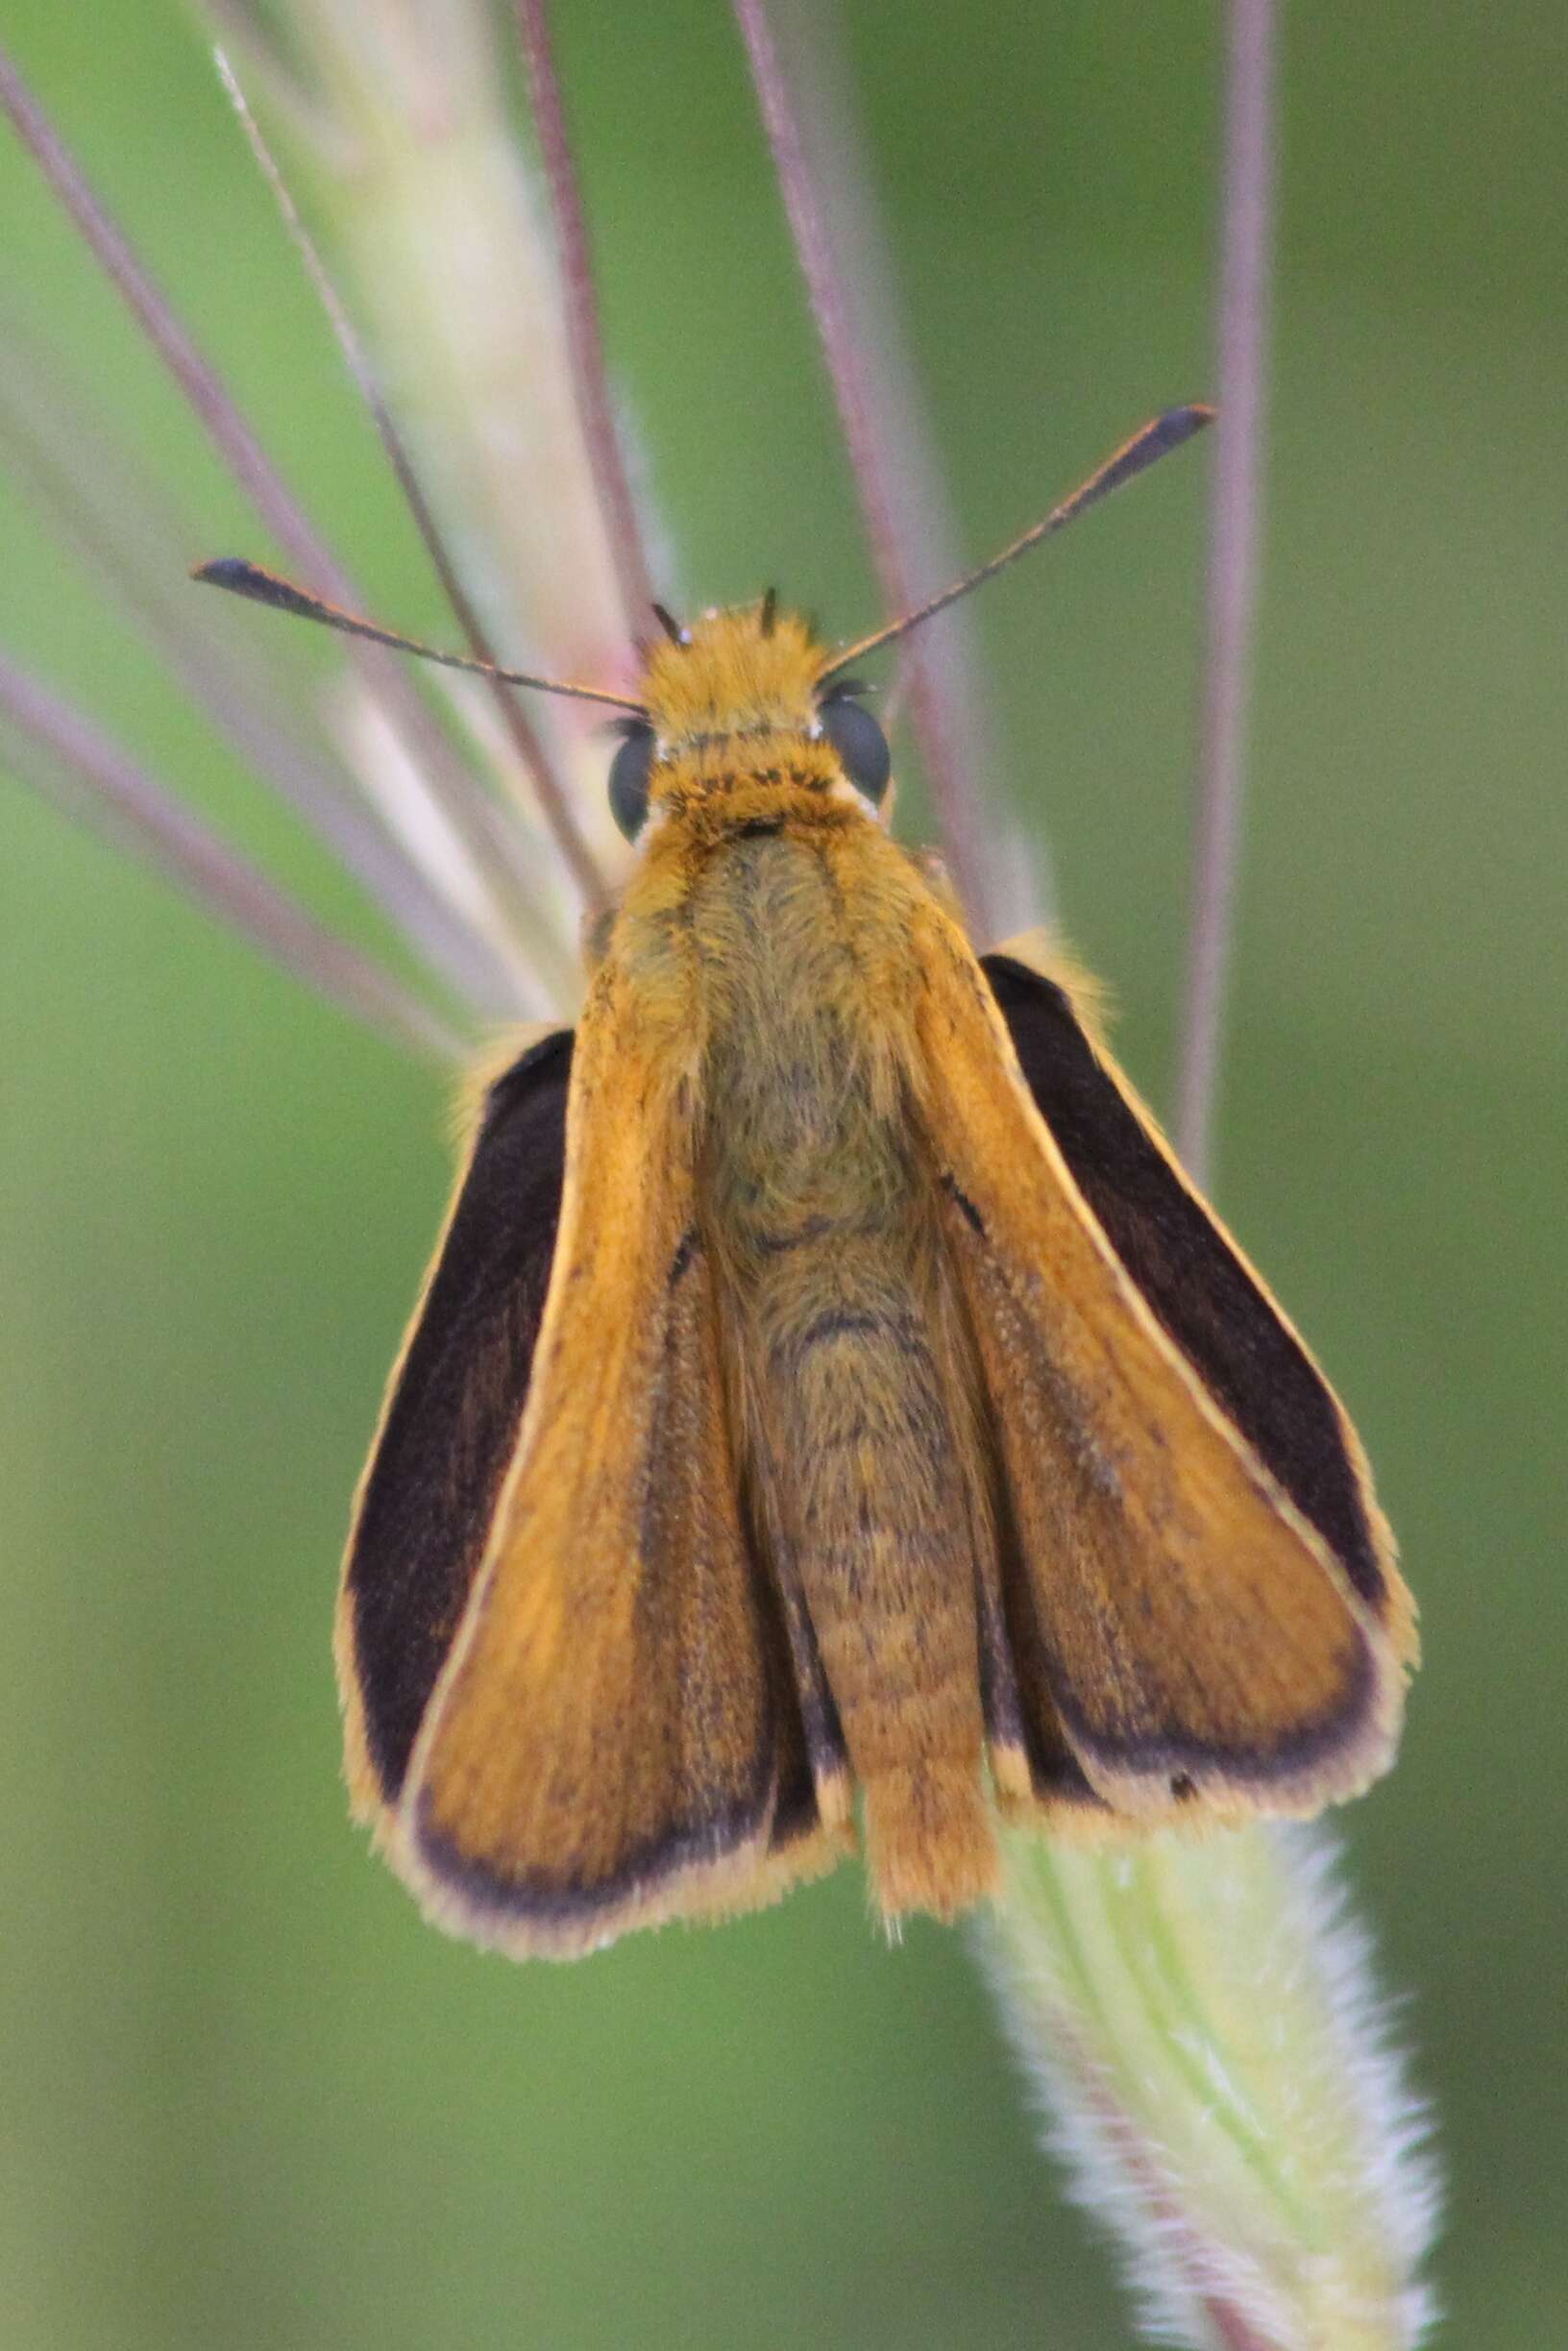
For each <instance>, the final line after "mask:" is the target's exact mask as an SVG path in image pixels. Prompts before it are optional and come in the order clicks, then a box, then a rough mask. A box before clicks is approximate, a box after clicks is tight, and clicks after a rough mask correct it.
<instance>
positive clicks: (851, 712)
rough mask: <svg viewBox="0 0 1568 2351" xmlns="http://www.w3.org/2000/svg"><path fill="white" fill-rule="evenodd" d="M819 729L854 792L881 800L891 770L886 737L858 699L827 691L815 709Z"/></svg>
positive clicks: (889, 752) (872, 799)
mask: <svg viewBox="0 0 1568 2351" xmlns="http://www.w3.org/2000/svg"><path fill="white" fill-rule="evenodd" d="M818 717H819V718H820V719H821V728H822V733H823V734H824V735H825V736H826V738H827V740H828V742H829V743H831V744H832V746H833V748H834V749H835V750H836V751H837V752H838V754H839V757H840V758H841V759H842V760H843V762H844V771H845V775H847V776H848V778H849V781H850V782H851V783H852V784H853V785H854V787H855V790H856V791H857V792H864V794H865V795H866V797H867V798H868V799H869V800H870V801H873V802H876V803H880V801H881V799H882V796H883V795H884V793H885V792H886V791H887V788H888V777H889V776H890V775H891V774H892V772H893V754H892V752H891V751H890V750H889V749H888V738H887V736H886V735H885V734H884V733H883V732H882V729H881V727H880V726H878V724H877V722H876V721H875V720H874V719H873V718H872V716H871V714H870V711H869V710H867V709H866V708H865V707H864V705H863V704H862V703H860V702H852V701H849V700H847V699H842V698H839V697H837V696H833V695H830V696H829V697H828V698H827V699H826V701H824V702H823V703H822V705H821V710H820V711H819V712H818Z"/></svg>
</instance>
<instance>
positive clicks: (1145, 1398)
mask: <svg viewBox="0 0 1568 2351" xmlns="http://www.w3.org/2000/svg"><path fill="white" fill-rule="evenodd" d="M923 922H924V928H925V936H924V938H923V940H922V945H923V947H924V950H925V952H924V954H923V957H922V963H923V968H924V971H925V974H926V986H925V992H924V994H923V996H922V1000H921V1003H920V1005H919V1014H918V1024H919V1038H920V1046H921V1056H922V1061H921V1068H920V1072H919V1086H920V1088H921V1090H922V1097H923V1098H922V1103H921V1115H922V1117H923V1122H924V1125H925V1130H926V1134H927V1138H928V1142H929V1147H930V1150H931V1153H932V1155H933V1159H934V1162H935V1173H936V1178H937V1181H938V1184H939V1188H940V1194H941V1199H942V1204H943V1206H942V1213H943V1221H944V1225H945V1229H946V1234H947V1239H948V1246H949V1251H950V1256H951V1261H952V1262H953V1265H954V1267H955V1269H956V1276H957V1282H958V1286H959V1288H960V1291H961V1294H962V1298H963V1301H964V1305H965V1308H966V1310H967V1313H968V1320H969V1324H970V1327H971V1330H972V1333H973V1336H974V1341H975V1346H976V1351H977V1355H978V1359H979V1363H980V1369H981V1378H982V1383H983V1386H984V1391H985V1401H986V1406H987V1409H988V1414H989V1421H990V1426H991V1430H992V1445H993V1448H994V1452H995V1456H996V1459H997V1463H998V1469H999V1485H1000V1489H1001V1490H1000V1498H999V1499H1000V1511H999V1518H1000V1525H999V1529H998V1534H999V1548H1000V1554H1001V1585H1002V1590H1001V1601H1000V1607H1001V1614H1002V1617H1003V1620H1004V1628H1005V1634H1006V1639H1007V1644H1008V1648H1009V1651H1010V1654H1011V1658H1012V1661H1013V1664H1014V1667H1015V1675H1014V1682H1013V1689H1012V1691H1011V1692H1010V1693H1009V1695H1010V1697H1011V1698H1012V1699H1013V1701H1014V1706H1013V1719H1012V1720H1010V1719H1009V1712H1008V1709H1007V1708H1005V1707H1004V1708H1003V1709H1002V1710H1001V1712H1000V1713H999V1714H998V1715H997V1716H996V1717H995V1718H994V1719H993V1722H992V1747H993V1751H994V1752H995V1757H996V1768H997V1780H998V1785H999V1787H1000V1788H1001V1790H1002V1791H1003V1794H1004V1797H1005V1796H1007V1795H1009V1794H1011V1795H1013V1796H1014V1797H1015V1798H1017V1796H1018V1795H1019V1793H1020V1792H1021V1790H1022V1789H1023V1788H1024V1787H1025V1786H1027V1787H1028V1788H1029V1789H1031V1790H1032V1791H1033V1793H1034V1794H1035V1795H1036V1796H1037V1797H1038V1798H1039V1800H1041V1801H1042V1802H1045V1803H1047V1804H1048V1805H1049V1806H1050V1808H1051V1809H1052V1811H1053V1814H1060V1815H1061V1817H1063V1819H1064V1820H1066V1819H1067V1818H1069V1817H1070V1816H1068V1815H1067V1814H1066V1811H1065V1808H1064V1807H1063V1806H1062V1805H1061V1802H1060V1799H1061V1797H1062V1796H1063V1794H1064V1793H1066V1794H1067V1795H1069V1796H1070V1795H1071V1794H1073V1793H1074V1792H1075V1791H1073V1790H1072V1788H1071V1787H1070V1785H1069V1786H1066V1787H1064V1785H1063V1784H1061V1783H1062V1782H1063V1779H1064V1774H1063V1768H1062V1767H1063V1762H1064V1757H1063V1749H1064V1747H1065V1748H1066V1751H1067V1752H1068V1754H1070V1757H1071V1758H1072V1759H1074V1760H1075V1761H1076V1764H1077V1765H1078V1766H1079V1767H1080V1769H1081V1772H1082V1774H1083V1775H1084V1777H1085V1779H1086V1780H1087V1782H1088V1783H1089V1788H1090V1790H1091V1791H1092V1792H1093V1794H1094V1795H1096V1796H1097V1797H1098V1798H1099V1799H1100V1800H1101V1802H1102V1804H1104V1805H1108V1806H1110V1807H1111V1808H1112V1810H1113V1811H1114V1812H1115V1813H1117V1814H1123V1815H1127V1816H1132V1817H1135V1818H1137V1819H1138V1820H1139V1821H1141V1822H1144V1823H1153V1822H1157V1821H1159V1820H1161V1819H1163V1818H1170V1817H1175V1816H1177V1815H1179V1814H1182V1813H1184V1812H1186V1813H1188V1814H1190V1813H1192V1812H1194V1811H1197V1812H1207V1813H1208V1814H1209V1815H1210V1816H1211V1817H1220V1818H1224V1817H1231V1818H1237V1817H1242V1816H1245V1815H1247V1814H1249V1813H1253V1812H1258V1811H1266V1812H1283V1813H1301V1812H1311V1811H1315V1810H1316V1809H1317V1808H1318V1807H1319V1806H1321V1805H1322V1804H1324V1803H1326V1802H1329V1801H1332V1800H1335V1799H1337V1798H1341V1797H1346V1796H1350V1795H1353V1794H1355V1793H1357V1792H1358V1791H1359V1790H1360V1788H1362V1787H1364V1786H1365V1785H1366V1784H1367V1782H1368V1781H1369V1780H1370V1779H1372V1778H1373V1777H1374V1776H1375V1775H1377V1774H1378V1773H1379V1772H1380V1771H1382V1770H1383V1769H1384V1767H1385V1766H1386V1764H1387V1763H1388V1761H1389V1760H1390V1758H1391V1755H1392V1751H1393V1747H1394V1743H1395V1740H1396V1737H1397V1732H1398V1727H1399V1721H1400V1715H1401V1710H1402V1703H1403V1685H1404V1678H1405V1668H1406V1665H1407V1663H1408V1662H1409V1658H1410V1656H1411V1653H1412V1651H1413V1638H1412V1611H1411V1609H1410V1605H1409V1595H1408V1594H1407V1593H1406V1592H1405V1588H1404V1586H1403V1584H1402V1583H1401V1582H1400V1580H1399V1578H1398V1575H1397V1572H1396V1570H1395V1568H1394V1564H1393V1555H1392V1548H1391V1545H1390V1543H1389V1541H1388V1538H1387V1533H1386V1529H1385V1528H1384V1524H1383V1521H1382V1519H1381V1517H1380V1516H1379V1515H1378V1514H1377V1511H1376V1506H1375V1505H1373V1504H1372V1503H1371V1501H1370V1495H1369V1491H1368V1490H1367V1488H1366V1484H1365V1474H1364V1463H1363V1462H1362V1460H1361V1457H1360V1449H1359V1448H1358V1447H1357V1446H1356V1443H1355V1439H1354V1437H1353V1436H1352V1435H1351V1434H1350V1432H1349V1429H1348V1424H1346V1423H1345V1421H1344V1418H1343V1414H1342V1413H1340V1411H1339V1408H1338V1407H1337V1405H1336V1404H1335V1402H1334V1399H1333V1397H1332V1394H1331V1393H1330V1391H1329V1390H1328V1389H1327V1387H1326V1385H1325V1384H1324V1383H1323V1382H1322V1380H1321V1375H1320V1374H1318V1373H1317V1371H1316V1367H1315V1365H1312V1364H1311V1359H1310V1358H1309V1357H1307V1355H1306V1352H1305V1350H1304V1349H1302V1348H1301V1345H1300V1342H1299V1340H1297V1339H1296V1337H1295V1335H1294V1333H1293V1332H1291V1331H1290V1329H1289V1326H1288V1324H1286V1322H1285V1321H1284V1318H1283V1316H1281V1315H1280V1314H1279V1311H1278V1309H1277V1308H1275V1306H1274V1304H1273V1302H1272V1300H1271V1299H1270V1298H1269V1297H1268V1293H1267V1292H1266V1290H1264V1289H1263V1287H1262V1284H1261V1283H1259V1282H1258V1281H1257V1279H1256V1277H1255V1276H1254V1275H1253V1274H1252V1272H1251V1269H1250V1268H1249V1267H1248V1266H1247V1265H1246V1264H1245V1261H1244V1260H1242V1259H1241V1258H1240V1257H1239V1255H1238V1253H1237V1252H1236V1251H1235V1250H1234V1249H1233V1247H1232V1246H1231V1244H1230V1243H1229V1241H1228V1239H1227V1237H1226V1236H1225V1235H1224V1234H1223V1232H1222V1230H1221V1229H1220V1228H1219V1227H1218V1225H1217V1224H1215V1223H1214V1222H1213V1219H1212V1218H1210V1217H1209V1215H1208V1213H1207V1212H1206V1211H1205V1210H1204V1209H1203V1208H1202V1205H1201V1203H1198V1202H1197V1201H1196V1200H1195V1197H1194V1195H1192V1194H1191V1192H1190V1191H1189V1190H1188V1188H1187V1187H1186V1186H1185V1184H1184V1183H1183V1181H1182V1179H1181V1178H1180V1176H1179V1174H1177V1172H1176V1171H1175V1169H1174V1165H1173V1163H1171V1161H1170V1160H1169V1158H1168V1155H1167V1154H1166V1153H1165V1152H1164V1148H1163V1146H1162V1145H1161V1144H1160V1142H1159V1139H1158V1137H1157V1136H1156V1135H1155V1133H1154V1131H1153V1129H1152V1127H1151V1126H1149V1125H1148V1124H1146V1123H1145V1122H1144V1120H1143V1118H1142V1116H1141V1114H1139V1112H1138V1111H1137V1109H1136V1107H1135V1106H1134V1105H1133V1104H1132V1102H1131V1100H1130V1098H1129V1096H1128V1095H1127V1094H1126V1093H1125V1092H1124V1091H1123V1090H1121V1088H1120V1087H1119V1086H1118V1085H1117V1084H1116V1083H1115V1080H1114V1079H1113V1078H1112V1077H1111V1076H1110V1074H1109V1072H1108V1070H1107V1069H1106V1067H1105V1065H1104V1064H1103V1062H1101V1061H1099V1060H1097V1059H1096V1058H1095V1057H1094V1056H1093V1055H1092V1053H1091V1052H1090V1048H1089V1047H1088V1044H1087V1040H1086V1039H1085V1037H1084V1033H1083V1031H1082V1029H1081V1027H1080V1026H1079V1024H1078V1023H1077V1021H1076V1019H1075V1018H1074V1017H1073V1016H1072V1014H1071V1007H1070V1004H1069V1003H1068V1002H1067V999H1066V996H1065V995H1064V994H1063V993H1062V992H1061V991H1059V990H1058V991H1057V992H1056V1001H1057V1004H1058V1006H1059V1007H1060V1008H1061V1014H1060V1022H1059V1028H1060V1034H1059V1036H1058V1040H1057V1043H1058V1047H1059V1051H1058V1054H1057V1061H1056V1076H1057V1085H1056V1097H1055V1100H1054V1103H1050V1096H1051V1086H1050V1085H1049V1084H1048V1083H1047V1084H1046V1085H1045V1087H1044V1089H1043V1090H1044V1093H1045V1095H1046V1098H1047V1102H1048V1103H1050V1108H1051V1117H1050V1119H1049V1121H1048V1119H1047V1117H1043V1116H1042V1115H1041V1110H1040V1109H1039V1108H1037V1100H1036V1098H1035V1097H1032V1095H1031V1092H1030V1090H1029V1087H1028V1085H1027V1084H1026V1082H1025V1078H1024V1073H1023V1071H1022V1070H1021V1069H1020V1067H1019V1062H1018V1058H1017V1054H1016V1053H1015V1050H1014V1045H1013V1042H1012V1041H1011V1039H1010V1037H1009V1033H1008V1027H1007V1025H1006V1022H1005V1021H1004V1018H1003V1015H1002V1011H1001V1009H1000V1008H999V1006H998V1003H997V1001H996V997H995V995H993V993H992V988H993V987H995V988H996V989H998V991H999V992H1001V993H1002V995H1003V1001H1004V1002H1006V1000H1007V993H1006V992H1007V987H1008V984H1009V981H1010V979H1011V978H1012V976H1013V974H1014V972H1018V973H1022V974H1024V976H1025V978H1026V977H1027V976H1028V972H1027V967H1024V966H1021V965H1016V966H997V965H993V967H992V971H993V977H992V982H991V983H990V984H988V979H987V976H986V974H985V973H984V972H982V970H981V968H980V967H979V966H978V964H977V963H976V962H975V960H974V958H973V956H972V954H971V953H970V951H969V949H968V944H967V943H966V942H965V941H964V939H963V938H962V935H961V934H960V933H959V932H958V930H957V928H956V926H955V925H954V924H953V923H951V922H950V921H949V920H948V919H947V918H946V917H945V916H944V915H943V913H942V912H941V910H940V909H939V908H937V907H936V906H935V905H934V904H933V905H932V906H931V908H930V909H929V912H928V914H927V915H926V916H925V917H924V918H923ZM1017 986H1018V987H1019V988H1020V989H1021V988H1022V986H1023V981H1022V980H1019V981H1017ZM1069 1029H1070V1035H1069V1034H1068V1030H1069ZM1084 1056H1087V1057H1088V1058H1087V1062H1085V1060H1084V1059H1083V1058H1082V1057H1084ZM1049 1058H1050V1057H1049V1056H1048V1055H1046V1054H1045V1053H1044V1052H1043V1049H1042V1050H1041V1056H1040V1059H1041V1062H1042V1063H1044V1062H1046V1061H1048V1060H1049ZM1064 1072H1066V1075H1064ZM1048 1074H1049V1073H1048V1072H1047V1075H1048ZM1069 1080H1074V1081H1076V1090H1075V1084H1074V1083H1072V1082H1068V1081H1069ZM1037 1091H1038V1090H1037ZM1058 1129H1060V1138H1059V1132H1058ZM1135 1142H1136V1146H1137V1147H1136V1148H1135V1147H1134V1146H1135ZM1069 1146H1070V1153H1071V1158H1070V1163H1069V1155H1068V1147H1069ZM1132 1174H1136V1175H1137V1177H1138V1179H1139V1182H1141V1183H1142V1184H1144V1186H1145V1187H1146V1190H1147V1192H1148V1194H1149V1196H1152V1197H1154V1198H1155V1199H1156V1200H1157V1202H1158V1203H1159V1205H1160V1207H1161V1210H1162V1212H1163V1214H1164V1219H1165V1221H1164V1223H1163V1224H1162V1222H1161V1217H1160V1216H1158V1215H1157V1216H1156V1217H1155V1218H1154V1219H1153V1226H1154V1228H1155V1229H1158V1230H1159V1231H1160V1232H1161V1233H1162V1234H1163V1235H1164V1239H1165V1242H1166V1243H1167V1244H1168V1250H1167V1257H1166V1259H1165V1261H1164V1262H1163V1263H1162V1262H1158V1261H1157V1260H1158V1257H1159V1252H1158V1251H1157V1250H1156V1249H1155V1248H1154V1246H1153V1242H1152V1239H1151V1237H1150V1235H1149V1234H1148V1233H1145V1234H1144V1235H1143V1236H1142V1237H1141V1239H1140V1237H1139V1233H1138V1231H1137V1229H1136V1228H1137V1225H1138V1214H1137V1208H1138V1202H1139V1197H1140V1196H1141V1195H1139V1189H1138V1183H1134V1182H1132V1181H1131V1176H1132ZM1091 1202H1092V1203H1093V1204H1092V1205H1091ZM1178 1204H1180V1209H1179V1210H1178ZM1184 1215H1185V1216H1186V1217H1187V1219H1188V1221H1187V1222H1186V1223H1185V1224H1184V1223H1183V1216H1184ZM1184 1299H1186V1300H1188V1304H1187V1305H1185V1306H1184V1304H1183V1300H1184ZM1192 1300H1196V1301H1197V1302H1198V1303H1196V1304H1192V1303H1190V1302H1191V1301H1192ZM1227 1313H1229V1315H1230V1317H1231V1322H1230V1325H1229V1326H1228V1332H1227V1333H1224V1334H1216V1331H1215V1329H1214V1328H1213V1323H1214V1320H1215V1318H1216V1317H1217V1319H1218V1322H1219V1323H1220V1324H1222V1325H1223V1324H1225V1319H1226V1315H1227ZM1287 1358H1289V1359H1290V1362H1291V1364H1292V1365H1293V1367H1294V1368H1293V1369H1292V1372H1291V1377H1292V1378H1294V1379H1295V1380H1296V1382H1297V1385H1296V1388H1295V1389H1294V1390H1293V1391H1290V1392H1287V1389H1286V1387H1284V1386H1282V1385H1281V1382H1282V1381H1283V1380H1284V1378H1285V1366H1286V1359H1287ZM1325 1400H1326V1401H1325ZM1309 1404H1311V1409H1309ZM1314 1413H1315V1418H1314ZM1347 1493H1351V1494H1353V1495H1354V1498H1355V1501H1356V1505H1357V1511H1358V1513H1359V1515H1358V1516H1357V1518H1356V1529H1357V1539H1355V1540H1353V1539H1352V1537H1351V1533H1350V1531H1349V1528H1350V1520H1349V1518H1348V1517H1347V1516H1346V1515H1345V1513H1344V1511H1343V1509H1342V1508H1341V1507H1340V1506H1341V1505H1342V1504H1343V1503H1344V1499H1345V1496H1346V1494H1347ZM1020 1714H1021V1716H1022V1717H1023V1718H1024V1719H1022V1720H1020V1719H1018V1717H1019V1715H1020ZM1066 1776H1067V1778H1068V1779H1070V1774H1068V1775H1066ZM1077 1817H1078V1818H1079V1819H1080V1820H1085V1821H1088V1822H1090V1823H1092V1822H1093V1821H1094V1819H1095V1818H1096V1817H1099V1818H1101V1819H1103V1817H1104V1816H1103V1814H1100V1815H1098V1816H1097V1815H1096V1811H1095V1808H1094V1807H1092V1806H1084V1805H1080V1806H1079V1807H1078V1813H1077Z"/></svg>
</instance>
